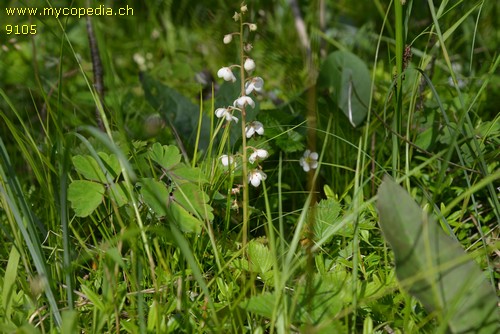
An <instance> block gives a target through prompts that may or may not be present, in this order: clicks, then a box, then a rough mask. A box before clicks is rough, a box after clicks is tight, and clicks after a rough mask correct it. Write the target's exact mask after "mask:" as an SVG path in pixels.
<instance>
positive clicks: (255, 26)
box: [248, 23, 257, 31]
mask: <svg viewBox="0 0 500 334" xmlns="http://www.w3.org/2000/svg"><path fill="white" fill-rule="evenodd" d="M248 28H250V31H255V30H257V25H256V24H255V23H250V24H249V25H248Z"/></svg>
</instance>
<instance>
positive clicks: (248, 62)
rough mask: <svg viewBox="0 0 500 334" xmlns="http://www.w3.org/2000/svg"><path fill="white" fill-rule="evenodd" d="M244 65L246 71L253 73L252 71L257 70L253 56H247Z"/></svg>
mask: <svg viewBox="0 0 500 334" xmlns="http://www.w3.org/2000/svg"><path fill="white" fill-rule="evenodd" d="M243 67H244V68H245V71H247V72H248V73H252V71H253V70H255V62H254V61H253V59H252V58H247V59H245V64H243Z"/></svg>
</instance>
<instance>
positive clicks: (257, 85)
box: [245, 77, 264, 95]
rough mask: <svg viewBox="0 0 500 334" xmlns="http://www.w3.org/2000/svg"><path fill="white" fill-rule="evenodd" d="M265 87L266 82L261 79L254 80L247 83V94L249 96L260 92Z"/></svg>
mask: <svg viewBox="0 0 500 334" xmlns="http://www.w3.org/2000/svg"><path fill="white" fill-rule="evenodd" d="M262 87H264V80H263V79H262V78H261V77H255V78H252V80H250V81H247V82H246V83H245V94H247V95H249V94H250V93H252V92H253V91H256V92H260V91H261V90H262Z"/></svg>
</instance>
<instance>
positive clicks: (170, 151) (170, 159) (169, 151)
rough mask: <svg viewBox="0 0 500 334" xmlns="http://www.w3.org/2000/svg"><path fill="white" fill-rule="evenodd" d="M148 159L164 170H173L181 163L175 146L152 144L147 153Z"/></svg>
mask: <svg viewBox="0 0 500 334" xmlns="http://www.w3.org/2000/svg"><path fill="white" fill-rule="evenodd" d="M149 157H150V158H151V159H152V160H153V161H154V162H156V163H158V164H159V165H160V166H161V167H163V168H164V169H166V170H170V169H172V168H174V167H175V166H176V165H177V164H178V163H179V162H181V158H182V157H181V154H180V152H179V149H178V148H177V146H173V145H170V146H167V145H163V146H162V145H161V144H159V143H154V144H153V146H152V147H151V150H150V152H149Z"/></svg>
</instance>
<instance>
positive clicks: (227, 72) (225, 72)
mask: <svg viewBox="0 0 500 334" xmlns="http://www.w3.org/2000/svg"><path fill="white" fill-rule="evenodd" d="M217 76H218V77H219V78H223V79H224V80H225V81H231V82H235V81H236V77H235V76H234V74H233V72H232V71H231V69H230V68H229V67H222V68H221V69H220V70H218V71H217Z"/></svg>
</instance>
